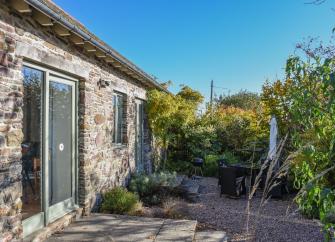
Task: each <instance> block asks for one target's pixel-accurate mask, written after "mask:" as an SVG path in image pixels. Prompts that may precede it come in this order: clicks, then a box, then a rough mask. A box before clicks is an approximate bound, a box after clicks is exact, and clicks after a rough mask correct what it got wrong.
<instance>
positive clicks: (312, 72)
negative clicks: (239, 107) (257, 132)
mask: <svg viewBox="0 0 335 242" xmlns="http://www.w3.org/2000/svg"><path fill="white" fill-rule="evenodd" d="M320 53H321V55H320ZM322 53H323V52H322V51H320V49H318V50H317V51H313V50H311V49H308V50H307V49H306V56H305V58H302V57H300V56H292V57H290V58H289V59H288V60H287V65H286V79H285V80H283V81H280V80H278V81H276V82H275V83H273V84H270V83H268V82H267V83H266V84H265V85H264V86H263V93H262V106H263V111H264V114H265V116H266V115H271V114H275V115H276V117H277V118H278V121H279V127H280V130H281V132H282V133H283V132H284V133H289V134H290V139H289V140H290V142H289V143H288V144H287V149H289V150H291V151H295V150H298V151H299V152H298V155H296V156H295V157H294V159H293V162H292V173H293V174H294V186H295V188H298V189H301V188H304V187H305V186H307V189H306V192H304V193H303V195H302V196H300V197H299V198H298V199H297V203H298V205H299V207H300V209H301V210H302V211H303V212H304V213H305V214H306V215H307V216H309V217H315V218H320V219H321V221H323V222H324V223H325V224H326V225H325V227H327V228H331V227H332V226H333V225H334V224H333V225H330V224H329V223H328V225H327V223H326V222H325V218H326V215H327V214H328V213H329V211H330V210H331V209H332V206H333V205H334V203H335V196H334V193H335V189H334V188H335V172H334V170H333V169H332V168H333V167H334V158H335V150H334V144H335V132H334V127H335V102H334V94H335V73H334V70H335V59H334V58H328V57H327V56H325V55H323V54H322ZM327 169H330V171H329V172H327V173H326V174H325V175H322V176H320V174H322V173H323V171H325V170H327ZM315 178H317V179H316V180H317V181H316V182H311V181H312V180H313V179H315Z"/></svg>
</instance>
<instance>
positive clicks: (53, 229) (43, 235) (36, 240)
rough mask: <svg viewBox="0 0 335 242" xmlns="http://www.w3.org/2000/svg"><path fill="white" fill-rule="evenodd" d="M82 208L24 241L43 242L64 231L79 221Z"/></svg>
mask: <svg viewBox="0 0 335 242" xmlns="http://www.w3.org/2000/svg"><path fill="white" fill-rule="evenodd" d="M82 211H83V209H82V208H78V209H76V210H74V211H72V212H70V213H68V214H66V215H64V216H63V217H61V218H59V219H57V220H56V221H54V222H52V223H50V224H49V225H47V226H46V227H44V228H42V229H40V230H38V231H36V232H34V233H32V234H31V235H29V236H27V237H26V238H24V239H23V241H24V242H42V241H45V240H46V239H47V238H49V237H50V236H51V235H53V234H55V233H57V232H60V231H62V230H64V228H66V227H67V226H69V225H70V224H71V223H72V222H74V221H76V220H78V219H79V218H80V217H81V216H82Z"/></svg>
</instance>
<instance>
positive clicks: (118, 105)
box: [113, 93, 126, 144]
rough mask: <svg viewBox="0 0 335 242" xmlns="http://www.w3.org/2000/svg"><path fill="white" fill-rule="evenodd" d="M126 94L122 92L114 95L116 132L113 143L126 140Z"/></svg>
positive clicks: (120, 142)
mask: <svg viewBox="0 0 335 242" xmlns="http://www.w3.org/2000/svg"><path fill="white" fill-rule="evenodd" d="M125 101H126V98H125V95H123V94H121V93H114V95H113V109H114V133H113V143H115V144H122V143H124V142H125V139H124V137H123V134H124V133H125V132H124V131H125V128H126V124H125V123H126V122H125V114H126V112H125V110H124V109H125V108H124V107H125Z"/></svg>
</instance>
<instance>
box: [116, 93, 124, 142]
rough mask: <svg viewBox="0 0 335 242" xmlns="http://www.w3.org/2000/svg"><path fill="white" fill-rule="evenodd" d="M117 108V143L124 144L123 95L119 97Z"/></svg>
mask: <svg viewBox="0 0 335 242" xmlns="http://www.w3.org/2000/svg"><path fill="white" fill-rule="evenodd" d="M117 97H118V98H117V104H118V105H117V106H118V114H117V119H118V120H117V136H116V140H117V143H122V120H123V98H122V96H121V95H118V96H117Z"/></svg>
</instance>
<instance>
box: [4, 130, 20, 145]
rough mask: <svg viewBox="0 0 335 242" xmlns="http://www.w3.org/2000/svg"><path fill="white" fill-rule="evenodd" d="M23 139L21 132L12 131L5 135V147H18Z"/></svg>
mask: <svg viewBox="0 0 335 242" xmlns="http://www.w3.org/2000/svg"><path fill="white" fill-rule="evenodd" d="M22 139H23V133H22V131H21V130H14V131H11V132H9V133H8V134H7V146H20V145H21V143H22Z"/></svg>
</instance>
